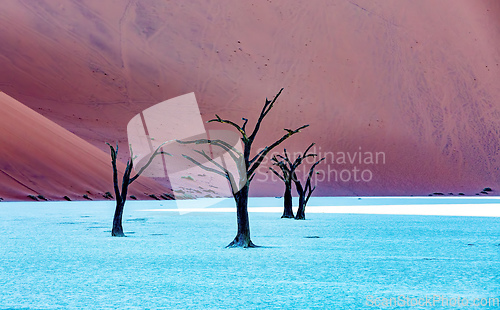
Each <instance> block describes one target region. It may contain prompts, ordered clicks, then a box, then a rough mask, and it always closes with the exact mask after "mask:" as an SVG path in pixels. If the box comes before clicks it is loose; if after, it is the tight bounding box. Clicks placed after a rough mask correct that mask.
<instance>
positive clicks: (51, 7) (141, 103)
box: [0, 0, 500, 196]
mask: <svg viewBox="0 0 500 310" xmlns="http://www.w3.org/2000/svg"><path fill="white" fill-rule="evenodd" d="M498 16H500V2H499V1H496V0H478V1H469V0H457V1H452V0H444V1H431V0H423V1H411V0H397V1H396V0H392V1H391V0H378V1H375V0H357V1H356V0H352V1H347V0H346V1H340V0H338V1H331V0H317V1H288V0H286V1H285V0H273V1H201V0H199V1H198V0H196V1H170V2H166V1H147V4H146V2H142V1H104V2H103V1H98V0H86V1H72V0H58V1H9V2H5V3H2V10H0V29H1V31H0V42H2V44H0V87H1V89H2V90H3V91H4V92H6V93H8V94H9V95H11V96H13V97H14V98H16V99H18V100H20V101H22V102H23V103H24V104H26V105H27V106H29V107H31V108H33V109H34V110H36V111H38V112H40V113H41V114H43V115H44V116H46V117H48V118H49V119H51V120H53V121H55V122H56V123H58V124H60V125H61V126H63V127H65V128H66V129H68V130H70V131H71V132H73V133H75V134H77V135H78V136H80V137H82V138H83V139H85V140H87V141H89V142H90V143H92V144H94V145H95V146H97V147H98V148H101V149H104V148H105V145H104V144H103V142H104V141H114V140H116V139H118V140H120V141H121V142H122V143H124V142H125V140H126V133H125V128H126V124H127V122H128V121H129V120H130V119H131V118H132V116H134V115H135V114H136V113H138V112H139V111H141V110H143V109H145V108H148V107H149V106H152V105H154V104H156V103H158V102H161V101H163V100H166V99H169V98H173V97H176V96H179V95H182V94H185V93H189V92H195V94H196V97H197V99H198V103H199V105H200V111H201V113H202V117H203V118H204V119H205V120H208V119H209V118H211V117H213V114H214V113H218V114H220V115H221V116H222V117H226V118H231V119H234V120H238V119H240V118H241V117H247V118H250V121H249V127H251V126H252V124H254V120H255V119H256V117H257V116H258V113H259V111H260V108H261V106H262V103H263V100H264V98H265V97H266V96H267V97H271V96H273V95H274V94H275V93H276V92H277V91H278V90H279V89H280V88H281V87H285V91H284V93H283V96H282V98H281V99H280V100H279V102H278V104H277V105H276V108H275V109H274V110H273V111H272V112H271V113H270V114H269V117H268V119H267V120H266V121H267V122H266V123H265V124H264V126H263V127H262V132H261V134H260V136H259V139H260V140H258V141H256V144H257V145H256V146H257V148H259V147H262V146H264V145H266V144H268V143H270V142H272V140H273V139H274V138H275V137H279V136H280V135H281V134H282V133H283V131H282V129H283V128H292V127H295V126H299V125H301V124H303V123H309V124H311V127H310V128H308V129H306V130H304V132H303V133H301V134H299V135H296V136H294V137H292V139H290V140H289V141H288V142H287V143H286V144H285V146H286V147H287V148H288V149H289V150H290V151H293V152H298V151H301V150H304V149H305V148H306V147H307V145H308V144H309V143H310V142H316V143H317V146H318V149H317V150H319V147H321V152H323V153H325V152H330V153H327V154H330V155H331V154H333V155H335V156H337V155H339V152H340V153H344V154H347V153H349V154H350V155H351V156H353V154H354V153H355V152H359V151H360V148H361V152H362V155H365V152H368V153H374V152H384V154H385V155H386V158H385V162H384V163H380V162H379V163H378V164H366V163H365V162H364V161H363V162H362V163H359V162H357V161H356V159H355V160H354V161H353V163H349V162H347V163H343V162H342V161H340V163H339V161H337V160H336V159H333V160H332V159H331V156H330V157H328V160H327V161H326V162H325V163H324V164H322V165H320V166H319V167H318V168H319V169H320V170H321V172H322V173H324V174H323V175H326V176H330V179H328V177H325V179H324V180H321V178H320V180H319V181H318V188H317V194H318V195H401V194H404V195H409V194H415V195H418V194H428V193H430V192H435V191H439V192H445V193H448V192H453V193H455V194H456V193H458V192H465V193H466V194H474V193H476V192H478V191H479V190H481V189H482V188H483V187H486V186H489V187H492V188H494V189H497V190H498V191H500V155H499V154H500V151H499V147H500V133H499V128H500V105H499V98H500V86H499V84H498V81H499V80H500V66H499V64H500V49H499V48H498V47H499V46H500V22H499V19H498ZM172 113H175V111H172ZM210 128H217V129H220V128H221V126H217V125H214V126H213V127H212V126H211V127H210ZM47 139H48V141H45V142H44V143H47V144H50V143H52V139H51V138H47ZM9 158H10V157H9ZM337 158H338V156H337ZM0 161H1V162H2V163H7V162H8V159H4V158H0ZM266 169H267V168H266ZM354 169H359V170H360V171H364V170H369V171H370V173H371V175H372V178H371V179H370V181H369V182H365V181H359V176H358V181H356V180H354V176H352V175H351V177H350V179H349V180H347V181H343V180H340V179H339V178H337V179H335V176H334V171H337V172H341V171H343V170H348V171H351V173H353V170H354ZM261 171H262V173H261V174H260V175H259V176H257V177H256V179H255V180H254V182H253V184H252V191H251V193H252V194H253V195H272V196H275V195H280V194H281V192H282V190H283V185H282V184H281V183H280V182H272V181H270V180H269V178H268V177H267V176H269V173H266V172H265V169H263V170H261ZM89 173H90V172H89ZM95 173H100V172H95ZM56 176H57V175H55V174H52V173H51V172H47V174H44V177H45V178H47V179H50V180H52V179H56ZM347 176H348V175H347V174H346V173H344V175H343V177H344V180H345V179H347ZM368 176H369V175H368V174H367V173H365V179H366V178H368ZM266 178H267V179H266ZM259 181H260V182H259ZM498 191H497V192H496V193H498ZM494 193H495V192H494Z"/></svg>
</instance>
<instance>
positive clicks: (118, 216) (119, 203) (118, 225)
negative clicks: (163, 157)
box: [106, 142, 166, 237]
mask: <svg viewBox="0 0 500 310" xmlns="http://www.w3.org/2000/svg"><path fill="white" fill-rule="evenodd" d="M106 144H107V145H109V148H110V150H111V165H112V167H113V185H114V186H113V187H114V191H115V198H116V207H115V214H114V216H113V228H112V229H111V236H113V237H125V234H124V233H123V226H122V216H123V208H124V207H125V202H126V201H127V193H128V187H129V185H130V184H132V182H134V181H135V180H137V178H138V177H139V176H140V175H141V173H143V172H144V170H146V169H147V168H148V167H149V165H150V164H151V163H152V162H153V159H154V158H155V156H156V155H158V154H166V153H164V152H161V151H160V149H161V147H162V146H163V144H161V145H160V146H159V147H158V148H157V149H156V150H155V151H154V152H153V154H152V155H151V156H150V157H149V160H148V162H147V163H146V164H145V165H144V166H143V167H142V168H141V169H140V170H139V172H137V173H136V175H135V176H133V177H132V178H131V177H130V175H131V174H132V169H133V168H134V158H133V154H132V150H130V153H131V156H130V158H129V160H128V161H127V166H126V168H125V172H124V173H123V178H122V184H121V191H120V185H119V183H118V169H117V167H116V156H117V155H118V144H116V149H115V148H114V147H113V146H112V145H111V144H109V143H107V142H106Z"/></svg>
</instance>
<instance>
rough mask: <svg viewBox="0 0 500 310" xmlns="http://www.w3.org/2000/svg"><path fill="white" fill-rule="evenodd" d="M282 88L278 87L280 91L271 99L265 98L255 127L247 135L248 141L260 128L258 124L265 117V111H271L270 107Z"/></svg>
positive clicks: (251, 139)
mask: <svg viewBox="0 0 500 310" xmlns="http://www.w3.org/2000/svg"><path fill="white" fill-rule="evenodd" d="M283 89H284V88H281V89H280V91H279V92H278V94H276V96H274V99H273V100H272V101H269V100H268V99H267V98H266V103H265V104H264V107H263V108H262V111H261V112H260V116H259V119H258V120H257V123H256V124H255V127H254V129H253V131H252V134H251V135H250V137H249V140H250V143H252V142H253V140H254V139H255V136H256V135H257V132H258V131H259V129H260V124H261V123H262V120H263V119H264V117H266V115H267V113H269V111H271V109H272V108H273V105H274V103H275V102H276V100H277V99H278V97H279V96H280V95H281V92H282V91H283Z"/></svg>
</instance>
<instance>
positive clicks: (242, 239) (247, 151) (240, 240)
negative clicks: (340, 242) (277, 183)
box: [178, 88, 309, 248]
mask: <svg viewBox="0 0 500 310" xmlns="http://www.w3.org/2000/svg"><path fill="white" fill-rule="evenodd" d="M282 91H283V88H282V89H281V90H280V91H279V92H278V94H277V95H276V96H275V97H274V99H273V100H268V99H267V98H266V103H265V104H264V107H263V108H262V111H261V112H260V115H259V118H258V120H257V123H256V124H255V127H254V129H253V131H252V133H251V134H250V135H248V133H247V131H246V125H247V122H248V119H246V118H242V120H243V125H242V126H240V125H238V124H236V123H234V122H232V121H230V120H226V119H222V118H220V117H219V116H218V115H215V116H216V118H215V119H212V120H209V121H208V122H209V123H210V122H218V123H222V124H229V125H231V126H233V127H234V128H236V129H237V130H238V132H239V133H240V134H241V141H242V142H243V153H240V152H237V151H236V150H234V148H232V147H231V146H230V145H228V144H227V143H224V141H221V140H208V139H204V140H203V139H202V140H195V141H178V142H180V143H184V144H189V143H195V144H200V143H208V144H211V145H214V146H218V147H221V148H223V149H224V150H226V151H228V153H229V154H230V155H231V157H232V159H233V160H234V161H235V162H236V165H237V167H238V171H239V173H240V174H241V176H242V177H240V181H241V184H238V185H239V186H238V185H237V184H236V181H235V179H234V176H233V175H232V174H231V173H230V172H229V171H228V170H227V169H225V168H224V167H223V166H222V165H220V164H218V163H216V162H215V161H213V160H211V158H210V157H209V156H208V155H207V154H205V153H204V152H198V153H199V154H200V155H202V156H203V157H205V159H207V160H208V161H209V162H210V163H212V164H213V166H215V167H216V168H212V167H208V166H206V165H204V164H201V163H200V162H198V161H197V160H195V159H193V158H192V157H190V156H184V157H185V158H187V159H188V160H190V161H191V162H193V163H194V164H196V165H198V166H199V167H201V168H202V169H204V170H206V171H210V172H215V173H217V174H219V175H222V176H224V177H226V178H227V179H228V180H229V182H230V184H231V188H232V189H233V196H234V200H235V202H236V216H237V223H238V232H237V233H236V237H235V238H234V240H233V241H232V242H231V243H230V244H229V245H228V246H227V247H243V248H249V247H255V245H254V244H253V242H252V240H251V239H250V223H249V219H248V191H249V187H250V182H251V181H252V179H253V177H254V175H255V172H256V170H257V168H258V167H259V166H260V164H261V163H262V160H263V159H264V158H265V157H266V155H267V154H268V153H269V152H270V151H271V150H272V149H274V148H275V147H277V146H278V145H280V144H281V143H282V142H283V141H285V140H286V139H288V138H289V137H291V136H292V135H294V134H296V133H298V132H300V130H301V129H304V128H306V127H308V126H309V125H304V126H301V127H299V128H297V129H295V130H291V129H285V131H286V132H287V133H286V134H285V135H283V136H282V137H281V138H280V139H279V140H277V141H276V142H274V143H273V144H271V145H269V146H266V147H265V148H263V149H262V150H261V151H260V152H258V153H257V154H255V155H254V156H253V157H252V158H250V155H251V151H252V145H253V142H254V140H255V137H256V135H257V132H258V131H259V129H260V126H261V124H262V121H263V120H264V118H265V117H266V116H267V114H268V113H269V111H271V109H272V108H273V106H274V103H275V102H276V100H277V99H278V97H279V96H280V94H281V92H282ZM238 153H239V154H238Z"/></svg>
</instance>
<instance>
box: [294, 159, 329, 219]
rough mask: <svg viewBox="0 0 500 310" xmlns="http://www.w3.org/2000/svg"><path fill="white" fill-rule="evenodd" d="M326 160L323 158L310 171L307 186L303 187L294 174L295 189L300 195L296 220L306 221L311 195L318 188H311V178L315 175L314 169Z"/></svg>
mask: <svg viewBox="0 0 500 310" xmlns="http://www.w3.org/2000/svg"><path fill="white" fill-rule="evenodd" d="M324 159H325V158H324V157H323V158H321V159H320V160H318V161H317V162H315V163H314V165H312V166H311V168H310V169H309V174H308V176H307V180H306V183H305V186H302V184H301V182H300V180H299V179H298V178H297V175H296V174H295V173H294V175H293V182H294V183H295V188H296V189H297V193H298V194H299V209H298V210H297V214H296V215H295V219H296V220H305V219H306V205H307V202H308V201H309V198H310V197H311V194H312V193H313V192H314V190H315V189H316V186H314V187H312V186H311V178H312V175H313V173H314V168H316V166H317V165H318V164H319V163H320V162H321V161H322V160H324Z"/></svg>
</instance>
